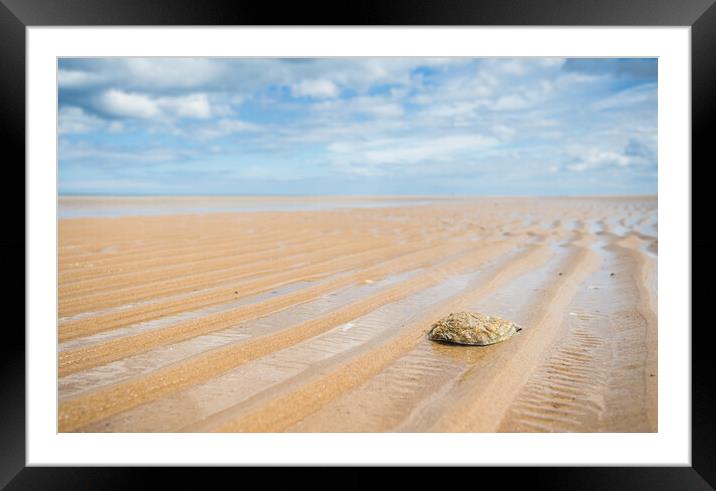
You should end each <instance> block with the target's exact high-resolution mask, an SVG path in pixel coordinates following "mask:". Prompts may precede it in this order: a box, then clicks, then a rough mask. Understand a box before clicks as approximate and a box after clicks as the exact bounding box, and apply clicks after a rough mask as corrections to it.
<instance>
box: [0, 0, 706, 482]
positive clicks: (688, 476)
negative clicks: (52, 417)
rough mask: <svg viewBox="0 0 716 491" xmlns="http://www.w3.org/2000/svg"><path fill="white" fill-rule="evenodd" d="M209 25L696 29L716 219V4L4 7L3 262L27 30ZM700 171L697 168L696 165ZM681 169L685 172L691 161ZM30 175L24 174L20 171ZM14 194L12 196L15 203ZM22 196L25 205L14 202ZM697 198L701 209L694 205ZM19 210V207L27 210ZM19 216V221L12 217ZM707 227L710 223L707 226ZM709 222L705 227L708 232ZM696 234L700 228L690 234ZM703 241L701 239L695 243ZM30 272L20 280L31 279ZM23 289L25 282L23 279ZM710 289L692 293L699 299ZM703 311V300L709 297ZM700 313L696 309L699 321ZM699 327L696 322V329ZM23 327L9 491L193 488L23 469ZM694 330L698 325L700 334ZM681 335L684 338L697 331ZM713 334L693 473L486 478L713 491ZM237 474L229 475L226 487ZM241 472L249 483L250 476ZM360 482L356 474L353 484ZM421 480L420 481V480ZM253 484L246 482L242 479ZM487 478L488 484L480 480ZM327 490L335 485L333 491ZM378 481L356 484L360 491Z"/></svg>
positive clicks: (185, 1)
mask: <svg viewBox="0 0 716 491" xmlns="http://www.w3.org/2000/svg"><path fill="white" fill-rule="evenodd" d="M110 25H122V26H141V25H145V26H164V25H182V26H201V25H232V26H241V25H254V26H266V25H274V26H276V25H311V26H321V25H333V26H353V25H398V26H400V25H402V26H407V25H442V26H498V25H500V26H528V25H540V26H690V27H691V49H692V53H691V58H692V59H691V62H692V72H691V80H692V86H691V88H692V163H691V171H692V210H693V212H692V214H693V215H694V216H693V217H692V223H693V224H697V223H699V221H698V220H696V219H695V216H696V215H698V214H704V213H705V212H704V211H703V210H708V209H709V206H708V202H707V201H706V199H705V198H703V196H704V194H703V193H697V192H696V191H697V188H698V187H699V186H702V187H703V186H706V185H707V182H708V180H707V179H702V180H701V181H700V182H699V180H698V179H693V172H694V171H695V170H696V169H697V168H702V167H706V166H707V165H709V164H712V165H713V162H714V161H716V159H714V151H713V143H711V142H710V141H709V140H711V139H713V138H712V137H711V133H710V132H709V125H708V123H709V120H713V119H714V114H716V112H715V111H714V106H715V104H714V103H715V101H716V6H714V1H713V0H688V1H683V0H682V1H679V2H675V1H670V0H631V1H624V0H602V1H599V2H597V1H594V0H492V1H481V2H479V3H477V2H474V1H468V0H442V1H435V0H433V1H427V0H412V1H410V0H400V1H395V0H394V1H390V2H388V1H382V2H381V1H380V0H374V1H358V2H353V3H350V4H348V3H347V4H345V5H339V4H333V7H329V6H326V5H320V4H314V5H311V4H308V5H307V4H305V3H303V2H293V3H291V2H285V4H282V5H281V6H280V7H277V5H274V4H270V3H268V2H263V3H258V2H252V3H247V2H217V1H203V2H196V1H192V0H143V1H139V0H111V1H110V0H0V70H1V71H2V76H0V132H1V133H0V134H2V136H3V137H4V138H3V139H4V140H5V142H4V143H5V145H4V155H5V156H6V158H7V160H6V161H5V164H6V165H5V172H6V173H5V175H4V177H5V182H6V189H5V191H6V192H4V194H0V196H2V197H1V198H0V199H2V200H3V205H4V208H3V209H4V210H5V211H6V217H7V218H6V220H7V221H6V223H8V224H9V225H11V227H10V228H9V229H8V230H11V231H12V233H5V234H2V238H0V253H2V254H3V256H0V257H6V258H19V257H23V258H25V257H26V256H25V246H26V243H25V215H24V213H23V215H22V217H21V216H20V214H19V213H17V212H15V210H17V209H18V207H19V205H18V203H20V202H22V203H24V202H25V188H24V186H20V185H19V183H20V182H23V183H24V182H25V173H24V166H23V167H21V166H20V165H19V163H20V162H24V156H25V56H26V54H25V29H26V28H27V27H31V26H110ZM697 163H700V165H698V166H697V165H696V164H697ZM684 165H689V163H688V162H685V163H684ZM21 169H22V170H21ZM8 189H12V190H14V192H7V190H8ZM16 193H17V194H16ZM699 195H700V196H701V198H698V197H697V196H699ZM20 200H22V201H20ZM13 213H14V214H13ZM704 218H705V217H704ZM701 223H704V222H701ZM693 230H694V231H696V229H693ZM715 234H716V231H714V230H711V231H709V230H708V229H705V230H699V235H698V237H695V238H692V239H691V240H692V258H691V259H692V262H694V261H698V265H699V268H698V270H699V272H700V274H701V276H706V275H707V274H710V273H713V272H714V271H715V269H714V262H715V261H716V260H715V259H714V258H715V257H716V236H715ZM694 235H695V234H694ZM6 263H8V264H6V274H12V275H13V276H14V277H15V278H20V277H21V272H20V269H21V268H25V267H26V264H25V261H22V263H21V262H20V261H19V260H17V259H13V260H8V261H6ZM23 273H24V271H23ZM22 278H23V280H22V285H25V279H24V278H25V275H24V274H22ZM13 284H14V285H16V286H15V287H14V288H12V289H11V290H10V291H8V292H6V293H5V294H4V295H3V297H4V298H3V300H4V302H3V303H4V305H5V307H6V311H7V312H15V313H17V314H19V315H18V316H19V317H21V318H22V321H23V322H22V324H23V325H24V319H25V317H24V314H25V311H24V309H23V310H22V311H21V310H20V308H19V306H20V305H25V302H24V300H23V295H24V293H25V289H24V288H19V287H17V285H18V284H17V283H13ZM708 293H709V289H708V288H707V287H705V288H702V289H698V288H692V295H693V296H692V310H694V309H693V305H694V304H695V301H694V300H696V299H700V298H701V297H705V295H707V294H708ZM703 300H705V298H703ZM694 313H695V310H694ZM692 323H693V322H692ZM20 325H21V323H20V322H8V323H7V324H6V325H5V326H4V328H5V330H6V337H4V338H3V339H4V341H3V342H2V343H0V350H2V356H1V357H0V369H1V372H0V377H1V378H0V401H2V403H1V404H0V487H5V486H7V488H8V489H28V488H29V489H77V488H81V489H99V488H102V489H104V488H118V489H119V488H122V489H127V488H130V487H136V486H141V485H142V484H144V483H146V482H147V481H146V479H147V476H146V474H147V473H149V474H155V473H161V474H162V476H161V477H162V479H166V478H169V479H170V481H164V483H165V484H166V487H169V483H170V482H171V481H174V482H177V483H181V487H182V488H185V487H189V486H190V484H191V480H188V475H187V472H185V471H184V470H181V469H172V470H171V473H167V472H163V471H165V470H166V469H161V468H151V469H141V470H140V469H122V468H97V467H94V468H71V467H63V468H51V467H26V465H25V336H24V331H23V330H22V329H21V327H20ZM693 325H694V326H697V324H696V323H693ZM670 327H673V328H681V329H683V330H684V333H685V335H686V334H687V333H688V329H689V328H690V327H691V326H670ZM710 329H711V328H710V326H700V327H696V328H695V329H693V330H692V390H691V393H692V439H691V442H692V466H691V467H673V468H670V467H647V468H639V467H620V468H605V467H599V468H596V467H588V468H574V467H571V468H530V469H524V470H522V471H521V472H515V470H514V469H510V470H508V471H507V472H505V470H504V469H502V470H500V469H496V470H495V469H483V470H481V471H480V473H481V476H483V477H484V476H485V473H487V474H488V475H489V474H492V473H494V472H499V473H500V478H501V479H502V482H501V483H500V485H501V486H509V484H511V483H517V481H518V480H519V479H522V478H523V477H524V476H522V474H523V473H526V474H527V476H526V477H527V478H528V479H530V481H531V482H532V483H534V486H535V488H536V489H541V488H548V489H561V488H565V489H566V488H569V489H607V488H613V489H634V488H636V489H640V488H642V487H644V488H646V489H713V488H714V487H716V465H715V464H716V443H714V442H716V423H715V422H714V417H713V415H714V414H716V409H715V408H714V403H713V401H714V392H715V387H716V383H715V382H716V379H715V377H714V375H713V373H714V372H713V371H711V367H710V365H711V363H710V360H711V358H712V355H711V351H712V350H713V348H711V347H710V345H709V343H708V333H709V331H710ZM235 471H236V469H224V470H222V471H221V472H220V473H219V474H218V475H217V474H212V477H213V478H217V479H220V478H222V477H224V476H225V475H226V473H229V472H235ZM241 472H245V470H242V471H241ZM354 474H355V473H354ZM425 474H426V473H425V472H417V473H415V474H413V475H415V476H416V477H419V478H420V476H421V475H425ZM242 479H250V477H242ZM481 479H482V477H481ZM330 481H331V479H330V478H329V479H327V483H330ZM373 483H374V481H373V480H368V479H365V480H362V479H358V478H355V477H354V478H353V479H352V485H353V486H356V487H357V486H359V485H366V484H373Z"/></svg>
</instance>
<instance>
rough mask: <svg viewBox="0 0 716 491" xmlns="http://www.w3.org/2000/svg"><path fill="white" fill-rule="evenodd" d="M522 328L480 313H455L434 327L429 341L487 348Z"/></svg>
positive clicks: (430, 332) (429, 334) (431, 329)
mask: <svg viewBox="0 0 716 491" xmlns="http://www.w3.org/2000/svg"><path fill="white" fill-rule="evenodd" d="M521 330H522V328H521V327H520V326H518V325H517V324H515V323H514V322H510V321H508V320H505V319H502V318H500V317H496V316H494V315H485V314H481V313H479V312H453V313H451V314H450V315H448V316H447V317H443V318H442V319H440V320H439V321H437V322H436V323H435V324H433V325H432V327H431V328H430V331H429V332H428V339H432V340H433V341H442V342H445V343H455V344H469V345H477V346H486V345H488V344H495V343H499V342H500V341H504V340H506V339H507V338H509V337H511V336H514V335H515V334H517V333H518V332H519V331H521Z"/></svg>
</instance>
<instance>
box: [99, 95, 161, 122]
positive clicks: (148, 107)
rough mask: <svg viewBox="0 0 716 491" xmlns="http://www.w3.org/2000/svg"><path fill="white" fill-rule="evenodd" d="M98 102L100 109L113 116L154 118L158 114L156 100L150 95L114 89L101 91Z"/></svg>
mask: <svg viewBox="0 0 716 491" xmlns="http://www.w3.org/2000/svg"><path fill="white" fill-rule="evenodd" d="M98 104H99V106H100V108H101V109H102V110H104V111H106V112H108V113H110V114H112V115H114V116H122V117H129V118H154V117H156V116H159V114H160V111H159V107H158V105H157V103H156V101H154V100H153V99H151V98H150V97H148V96H146V95H142V94H134V93H127V92H122V91H121V90H116V89H110V90H108V91H106V92H104V93H102V94H101V95H100V97H99V101H98Z"/></svg>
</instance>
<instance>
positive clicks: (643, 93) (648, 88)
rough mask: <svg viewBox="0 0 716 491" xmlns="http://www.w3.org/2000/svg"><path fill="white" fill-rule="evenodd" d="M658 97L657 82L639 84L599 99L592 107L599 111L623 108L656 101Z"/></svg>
mask: <svg viewBox="0 0 716 491" xmlns="http://www.w3.org/2000/svg"><path fill="white" fill-rule="evenodd" d="M656 97H657V93H656V84H644V85H638V86H636V87H630V88H628V89H625V90H623V91H621V92H619V93H617V94H615V95H612V96H609V97H607V98H605V99H602V100H600V101H597V102H595V103H593V104H592V108H593V109H595V110H597V111H603V110H606V109H622V108H627V107H630V106H634V105H636V104H641V103H644V102H650V103H654V102H655V101H656Z"/></svg>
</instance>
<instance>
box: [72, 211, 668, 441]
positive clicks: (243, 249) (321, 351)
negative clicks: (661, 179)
mask: <svg viewBox="0 0 716 491" xmlns="http://www.w3.org/2000/svg"><path fill="white" fill-rule="evenodd" d="M286 200H287V201H288V199H286ZM301 200H302V203H303V205H302V206H303V207H304V209H300V208H298V209H294V210H293V211H286V210H285V209H283V208H282V209H279V210H276V209H270V211H238V212H237V211H231V212H211V213H201V214H164V215H151V214H147V215H141V216H124V217H122V216H100V217H83V218H71V219H61V220H60V222H59V250H58V257H59V285H58V298H59V320H58V326H59V328H58V376H59V380H58V397H59V421H58V425H59V431H61V432H182V431H195V432H214V431H228V432H282V431H288V432H654V431H657V380H658V373H657V358H656V357H657V284H656V278H657V248H658V242H657V202H656V198H651V197H639V198H636V197H634V198H540V199H537V198H479V199H476V198H475V199H446V198H440V199H435V200H430V201H426V200H425V199H423V200H422V201H420V202H419V203H418V202H414V203H411V202H410V200H402V199H398V198H395V199H394V200H393V201H391V200H388V199H383V200H382V204H379V203H377V201H376V207H373V206H371V204H370V199H369V198H361V203H362V204H361V206H360V207H357V208H351V207H350V203H348V202H347V205H346V207H335V208H333V209H330V208H328V209H324V208H322V207H320V208H312V207H311V208H310V209H306V208H305V207H306V203H308V204H309V205H310V204H311V198H302V199H301ZM315 200H316V203H321V202H322V199H321V198H316V199H315ZM79 201H82V200H79ZM130 201H131V200H130ZM398 201H400V204H399V205H395V204H394V203H397V202H398ZM80 204H81V203H80ZM74 205H75V206H79V205H77V203H74ZM378 206H380V207H378ZM458 310H476V311H480V312H484V313H487V314H492V315H498V316H501V317H504V318H507V319H510V320H512V321H514V322H517V323H518V324H520V325H521V326H522V327H523V331H522V332H520V333H519V334H518V335H516V336H514V337H512V338H510V339H509V340H507V341H505V342H503V343H499V344H495V345H492V346H486V347H472V346H452V345H445V344H439V343H435V342H431V341H429V340H428V339H427V338H426V336H425V334H426V332H427V330H428V329H429V328H430V326H431V324H432V323H433V322H435V321H436V320H437V319H439V318H440V317H442V316H444V315H447V314H448V313H450V312H453V311H458Z"/></svg>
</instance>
